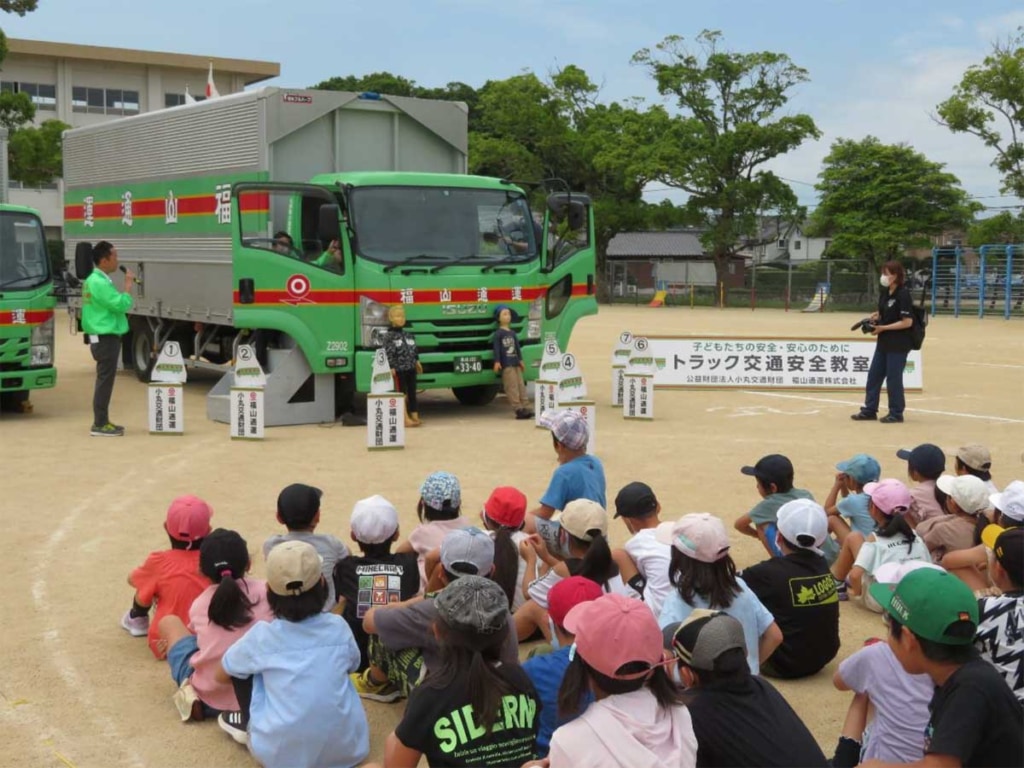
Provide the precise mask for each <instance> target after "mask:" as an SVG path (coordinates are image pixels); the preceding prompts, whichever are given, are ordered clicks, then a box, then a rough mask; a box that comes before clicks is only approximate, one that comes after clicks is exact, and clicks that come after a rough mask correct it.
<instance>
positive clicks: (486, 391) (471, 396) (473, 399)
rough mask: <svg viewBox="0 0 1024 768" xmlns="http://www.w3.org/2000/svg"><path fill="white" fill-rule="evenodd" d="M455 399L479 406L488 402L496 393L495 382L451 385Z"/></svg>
mask: <svg viewBox="0 0 1024 768" xmlns="http://www.w3.org/2000/svg"><path fill="white" fill-rule="evenodd" d="M452 392H453V393H454V395H455V399H456V400H458V401H459V402H460V403H461V404H462V405H471V406H475V407H479V406H482V405H487V404H488V403H490V402H491V401H492V400H493V399H494V398H495V397H496V396H497V394H498V385H497V384H478V385H476V386H473V387H452Z"/></svg>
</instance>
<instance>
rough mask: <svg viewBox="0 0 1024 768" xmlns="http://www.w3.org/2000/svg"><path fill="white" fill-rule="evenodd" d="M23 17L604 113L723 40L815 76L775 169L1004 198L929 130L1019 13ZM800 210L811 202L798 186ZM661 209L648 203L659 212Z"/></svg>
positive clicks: (163, 46) (563, 4) (216, 5)
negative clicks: (840, 165)
mask: <svg viewBox="0 0 1024 768" xmlns="http://www.w3.org/2000/svg"><path fill="white" fill-rule="evenodd" d="M39 5H40V9H39V10H38V11H36V12H35V13H31V14H29V15H27V16H25V17H24V18H18V17H16V16H7V17H5V18H0V25H2V27H3V29H4V31H5V32H6V33H7V34H8V35H9V36H11V37H25V38H34V39H39V40H54V41H59V42H69V43H86V44H94V45H111V46H124V47H132V48H144V49H153V50H166V51H175V52H181V53H193V54H199V55H210V56H228V57H237V58H249V59H269V60H272V61H277V62H280V64H281V73H282V74H281V77H280V78H279V80H278V81H276V84H281V85H286V86H293V87H298V86H309V85H312V84H314V83H316V82H318V81H320V80H323V79H326V78H328V77H331V76H333V75H344V74H364V73H367V72H373V71H379V70H387V71H391V72H395V73H397V74H401V75H404V76H406V77H409V78H412V79H413V80H415V81H416V82H418V83H420V84H421V85H428V86H430V85H443V84H444V83H446V82H449V81H452V80H460V81H463V82H467V83H469V84H471V85H474V86H479V85H481V84H482V83H483V82H484V81H485V80H487V79H500V78H505V77H509V76H511V75H514V74H517V73H519V72H521V71H523V70H532V71H534V72H536V73H537V74H538V75H541V76H545V75H546V74H547V73H549V72H550V71H552V70H553V69H555V68H557V67H560V66H564V65H566V64H576V65H578V66H580V67H582V68H583V69H584V70H586V72H587V73H588V74H589V75H590V77H591V79H592V80H594V81H595V82H597V83H599V84H601V86H602V98H604V99H606V100H613V99H625V98H628V97H631V96H640V97H643V98H645V99H647V100H648V101H655V100H657V99H658V95H657V93H656V92H655V90H654V88H653V86H652V83H651V81H650V80H649V79H648V78H647V76H646V75H645V74H644V72H643V71H642V70H641V69H640V68H638V67H636V66H632V65H631V64H630V57H631V56H632V55H633V54H634V53H635V52H636V51H637V50H639V49H641V48H644V47H653V46H654V45H655V44H657V43H658V42H659V41H660V40H661V39H662V38H663V37H665V36H666V35H668V34H678V35H682V36H683V37H687V38H691V37H693V36H694V35H696V34H697V33H698V32H700V30H701V29H704V28H710V29H719V30H721V31H722V32H723V34H724V36H725V43H726V45H727V46H728V47H730V48H732V49H735V50H773V51H778V52H782V53H786V54H788V55H789V56H790V57H791V58H792V59H793V60H794V61H795V62H796V63H797V64H799V65H800V66H803V67H805V68H806V69H808V70H809V72H810V76H811V82H810V83H808V84H806V85H804V86H802V87H801V88H800V89H799V90H798V91H797V92H796V93H795V96H794V98H793V99H792V100H791V102H790V105H789V109H790V110H792V111H804V112H808V113H809V114H811V116H812V117H814V119H815V120H816V122H817V123H818V126H819V127H820V128H821V129H822V131H823V132H824V136H823V138H822V139H821V140H820V141H818V142H809V143H807V144H805V145H804V146H803V147H801V148H800V149H799V150H797V151H795V152H793V153H790V154H789V155H787V156H786V157H784V158H781V159H779V160H777V161H776V162H775V163H774V164H773V168H774V170H775V171H776V172H777V173H779V174H780V175H782V176H784V177H786V178H787V179H791V180H794V181H795V182H810V183H811V184H813V182H814V181H815V180H816V176H817V173H818V171H819V169H820V164H821V159H822V158H823V157H824V156H825V155H826V154H827V153H828V148H829V145H830V144H831V142H832V141H834V140H835V139H836V138H839V137H844V138H854V139H859V138H861V137H863V136H865V135H867V134H869V133H871V134H874V135H876V136H879V137H880V138H881V139H882V140H883V141H887V142H906V143H908V144H910V145H912V146H914V147H915V148H916V149H917V150H919V151H921V152H923V153H925V154H926V155H927V156H928V157H929V158H930V159H932V160H935V161H938V162H943V163H946V164H947V168H948V170H950V171H951V172H953V173H955V174H956V175H957V176H958V177H959V178H960V180H961V181H962V182H963V185H964V187H965V189H967V191H968V192H969V193H970V194H972V195H975V196H978V197H979V198H982V202H983V203H985V204H986V205H992V206H997V205H1007V204H1016V203H1017V202H1019V201H1017V200H1013V199H1005V198H1003V199H1000V198H999V197H997V196H998V195H999V177H998V174H997V173H996V172H995V171H994V170H993V169H992V168H991V167H990V166H989V163H990V161H991V159H992V155H991V152H990V151H989V150H988V149H986V148H985V147H984V146H983V145H982V144H981V142H980V141H977V140H975V139H973V138H971V137H965V136H954V135H953V134H951V133H950V132H949V131H948V130H946V129H945V128H942V127H941V126H938V125H936V124H935V123H934V122H933V121H932V120H931V119H930V117H929V113H930V112H932V111H933V110H934V107H935V105H936V104H937V103H938V102H940V101H941V100H943V99H944V98H946V97H947V96H948V95H949V93H950V91H951V88H952V86H953V85H954V84H955V83H956V82H957V81H958V80H959V78H960V76H961V74H962V73H963V71H964V69H965V68H966V67H967V66H969V65H970V64H972V63H976V62H980V61H981V59H982V58H983V57H984V56H985V54H986V53H987V52H988V50H989V49H990V47H991V43H992V41H993V40H995V39H996V38H999V37H1005V36H1006V35H1007V34H1009V33H1011V32H1012V31H1014V30H1015V29H1016V28H1017V27H1018V26H1020V25H1024V8H1022V6H1021V3H1020V2H1019V0H980V2H973V3H970V2H966V1H965V0H931V1H930V2H924V1H923V0H888V2H880V1H879V0H774V1H769V0H730V1H729V2H725V1H724V0H719V2H714V1H713V0H703V2H699V3H697V2H692V0H690V1H688V0H674V1H673V0H506V1H504V2H491V1H490V0H421V1H420V2H409V1H408V0H378V1H377V2H375V3H369V2H352V0H295V1H294V2H292V3H283V2H270V1H269V0H206V1H205V2H199V1H198V0H177V2H172V3H154V2H151V1H148V2H139V1H138V0H131V2H129V1H128V0H105V1H104V2H102V3H89V2H83V0H40V4H39ZM793 188H794V190H795V191H796V192H797V194H798V195H799V197H800V199H801V201H802V202H804V203H806V204H809V205H813V203H814V200H815V192H814V190H813V187H812V186H810V185H809V184H806V183H803V184H801V183H794V184H793ZM661 194H663V193H660V192H658V191H653V192H652V194H651V195H650V196H651V197H652V199H657V198H658V197H659V196H660V195H661Z"/></svg>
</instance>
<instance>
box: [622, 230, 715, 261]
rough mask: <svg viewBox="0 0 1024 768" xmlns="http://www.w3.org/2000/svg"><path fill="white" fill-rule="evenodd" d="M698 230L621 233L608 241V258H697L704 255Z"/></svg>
mask: <svg viewBox="0 0 1024 768" xmlns="http://www.w3.org/2000/svg"><path fill="white" fill-rule="evenodd" d="M700 235H701V231H700V230H699V229H674V230H669V231H666V232H620V233H619V234H617V235H615V237H613V238H612V239H611V241H610V242H609V243H608V251H607V253H606V255H607V257H608V258H609V259H651V258H663V259H667V258H686V257H689V258H697V257H701V256H705V255H706V252H705V250H704V246H703V245H702V244H701V242H700Z"/></svg>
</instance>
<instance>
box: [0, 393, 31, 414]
mask: <svg viewBox="0 0 1024 768" xmlns="http://www.w3.org/2000/svg"><path fill="white" fill-rule="evenodd" d="M26 403H27V405H26ZM0 411H6V412H7V413H31V412H32V401H31V400H29V392H28V390H27V389H21V390H18V391H16V392H4V393H3V394H0Z"/></svg>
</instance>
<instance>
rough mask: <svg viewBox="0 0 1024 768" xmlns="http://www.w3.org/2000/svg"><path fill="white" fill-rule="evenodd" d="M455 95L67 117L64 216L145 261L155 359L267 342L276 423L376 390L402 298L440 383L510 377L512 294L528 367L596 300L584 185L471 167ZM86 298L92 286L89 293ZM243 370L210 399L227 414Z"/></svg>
mask: <svg viewBox="0 0 1024 768" xmlns="http://www.w3.org/2000/svg"><path fill="white" fill-rule="evenodd" d="M466 125H467V111H466V108H465V105H463V104H459V103H453V102H443V101H431V100H422V99H411V98H400V97H387V96H378V95H376V94H356V93H345V92H336V91H296V90H288V89H280V88H263V89H260V90H256V91H252V92H245V93H241V94H235V95H232V96H227V97H223V98H218V99H212V100H209V101H205V102H202V103H200V104H195V105H185V106H181V107H175V108H171V109H166V110H161V111H159V112H153V113H149V114H144V115H139V116H135V117H129V118H124V119H122V120H115V121H111V122H108V123H104V124H101V125H96V126H90V127H85V128H78V129H74V130H71V131H68V132H67V133H66V134H65V139H64V164H65V172H64V179H65V190H66V192H65V207H64V218H65V237H66V243H67V247H68V248H69V251H71V252H77V253H78V254H79V259H78V261H79V262H81V263H80V264H79V277H82V276H84V275H83V273H86V272H87V271H88V268H89V266H88V264H87V263H86V254H87V252H88V248H87V247H83V246H84V245H85V244H89V243H94V242H96V241H98V240H109V241H111V242H113V243H114V244H115V245H116V246H117V248H118V253H119V256H120V260H121V263H122V264H124V265H127V266H128V267H130V268H131V269H132V270H133V271H134V272H135V273H136V274H137V275H138V278H137V279H138V285H137V287H136V288H137V289H136V295H137V300H136V303H135V307H134V309H133V310H132V313H131V316H130V328H131V330H130V335H131V339H130V346H131V350H132V352H133V355H132V357H133V359H134V366H135V369H136V373H137V374H138V375H139V377H140V379H142V380H148V377H149V373H150V369H151V366H152V364H153V361H154V356H155V353H156V352H157V351H158V350H159V348H160V347H161V346H162V344H163V342H165V341H167V340H169V339H174V340H176V341H178V342H179V343H180V344H181V347H182V350H183V352H184V353H185V355H186V364H187V365H190V366H193V367H197V368H214V369H226V367H227V366H228V365H229V364H230V362H231V361H232V360H233V359H234V357H235V354H234V352H235V350H236V349H237V346H238V345H239V344H240V343H247V344H252V345H253V346H254V347H255V348H256V350H257V354H258V356H259V357H260V360H261V362H262V363H263V365H264V368H265V370H266V371H267V373H268V381H267V389H266V393H265V402H266V423H267V425H268V426H273V425H278V424H296V423H315V422H324V421H330V420H333V419H334V418H335V416H336V415H337V414H338V413H340V412H343V411H344V410H346V409H347V408H348V407H349V406H350V404H351V400H352V397H353V395H354V393H356V392H368V391H369V389H370V378H371V369H372V361H373V356H374V352H375V350H376V349H377V348H379V346H380V340H381V337H382V336H383V333H384V332H385V331H386V329H387V311H388V308H389V307H390V306H392V305H394V304H401V305H403V306H404V308H405V310H406V317H407V319H408V322H407V326H406V328H407V330H408V331H410V332H411V333H413V334H414V336H415V338H416V341H417V345H418V348H419V354H420V360H421V362H422V364H423V374H422V375H421V376H420V378H419V385H420V387H421V388H424V389H438V388H450V389H451V390H452V391H453V392H454V394H455V397H456V398H458V400H459V401H460V402H462V403H464V404H468V405H483V404H486V403H488V402H489V401H490V400H491V399H493V397H494V395H495V393H496V392H497V391H498V388H499V386H498V385H499V379H498V377H497V376H495V374H494V373H493V370H492V365H493V355H492V352H491V343H492V337H493V334H494V331H495V329H496V327H497V326H496V322H495V318H494V310H495V308H496V307H497V306H498V305H499V304H505V305H508V306H509V307H510V308H511V309H512V310H513V311H514V314H515V320H514V322H513V327H514V328H515V330H516V331H517V333H518V334H519V337H520V339H521V342H522V347H523V353H524V358H525V360H526V364H527V378H528V379H531V378H536V374H537V370H538V368H539V364H540V358H541V350H542V340H544V339H546V338H552V337H553V338H557V340H558V341H559V343H560V344H561V346H562V347H563V348H564V347H565V345H566V344H567V343H568V341H569V336H570V334H571V332H572V328H573V326H574V324H575V323H576V321H577V320H578V319H579V318H581V317H583V316H585V315H589V314H593V313H594V312H596V311H597V304H596V299H595V255H594V222H593V212H592V209H591V204H590V201H589V200H588V199H587V197H586V196H583V195H579V194H572V193H570V192H569V191H568V190H557V189H555V190H554V191H552V193H551V194H549V195H548V196H547V198H546V201H545V205H544V210H543V211H541V212H534V211H532V210H531V209H530V204H529V195H528V191H529V190H527V189H524V188H523V186H521V185H517V184H515V183H511V182H509V181H506V180H502V179H496V178H485V177H480V176H472V175H468V174H466V172H465V171H466V150H467V131H466ZM72 312H73V313H77V312H78V308H77V306H73V307H72ZM231 382H232V376H231V373H230V372H226V373H225V375H224V377H223V378H222V379H221V381H220V382H219V383H218V384H217V385H215V386H214V387H213V389H212V390H211V392H210V394H209V397H208V400H207V413H208V415H209V416H210V417H211V418H213V419H216V420H218V421H226V420H227V418H228V414H227V395H228V389H229V388H230V386H231Z"/></svg>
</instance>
